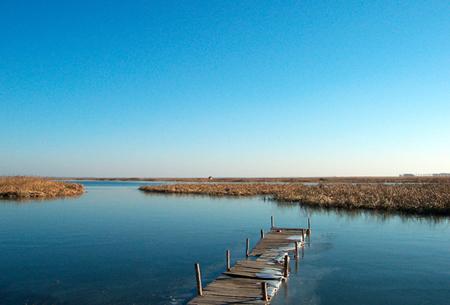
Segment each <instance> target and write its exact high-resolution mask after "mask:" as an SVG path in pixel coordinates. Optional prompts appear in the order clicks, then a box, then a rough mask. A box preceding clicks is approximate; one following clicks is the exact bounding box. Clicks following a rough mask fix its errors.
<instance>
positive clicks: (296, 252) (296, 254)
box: [294, 241, 298, 260]
mask: <svg viewBox="0 0 450 305" xmlns="http://www.w3.org/2000/svg"><path fill="white" fill-rule="evenodd" d="M294 251H295V252H294V258H295V259H296V260H298V241H296V242H295V250H294Z"/></svg>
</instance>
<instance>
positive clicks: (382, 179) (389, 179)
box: [51, 176, 450, 184]
mask: <svg viewBox="0 0 450 305" xmlns="http://www.w3.org/2000/svg"><path fill="white" fill-rule="evenodd" d="M51 179H58V180H72V181H83V180H85V181H148V182H158V181H161V182H168V181H173V182H202V183H206V182H221V183H271V182H272V183H449V184H450V176H413V177H402V176H348V177H212V178H205V177H190V178H177V177H169V178H167V177H52V178H51Z"/></svg>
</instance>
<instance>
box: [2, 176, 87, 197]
mask: <svg viewBox="0 0 450 305" xmlns="http://www.w3.org/2000/svg"><path fill="white" fill-rule="evenodd" d="M83 193H84V187H83V185H81V184H79V183H69V182H63V181H53V180H51V179H49V178H42V177H25V176H13V177H0V199H2V200H5V199H6V200H24V199H25V200H26V199H53V198H59V197H76V196H79V195H82V194H83Z"/></svg>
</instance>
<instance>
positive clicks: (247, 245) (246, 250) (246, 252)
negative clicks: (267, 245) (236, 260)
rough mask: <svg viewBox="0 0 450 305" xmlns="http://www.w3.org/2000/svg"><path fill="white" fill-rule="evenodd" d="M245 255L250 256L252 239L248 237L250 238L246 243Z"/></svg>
mask: <svg viewBox="0 0 450 305" xmlns="http://www.w3.org/2000/svg"><path fill="white" fill-rule="evenodd" d="M245 256H246V257H249V256H250V239H248V238H247V240H246V243H245Z"/></svg>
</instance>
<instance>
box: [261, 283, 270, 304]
mask: <svg viewBox="0 0 450 305" xmlns="http://www.w3.org/2000/svg"><path fill="white" fill-rule="evenodd" d="M261 293H262V299H263V301H265V302H267V301H268V300H269V297H268V296H267V283H266V282H261Z"/></svg>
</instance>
